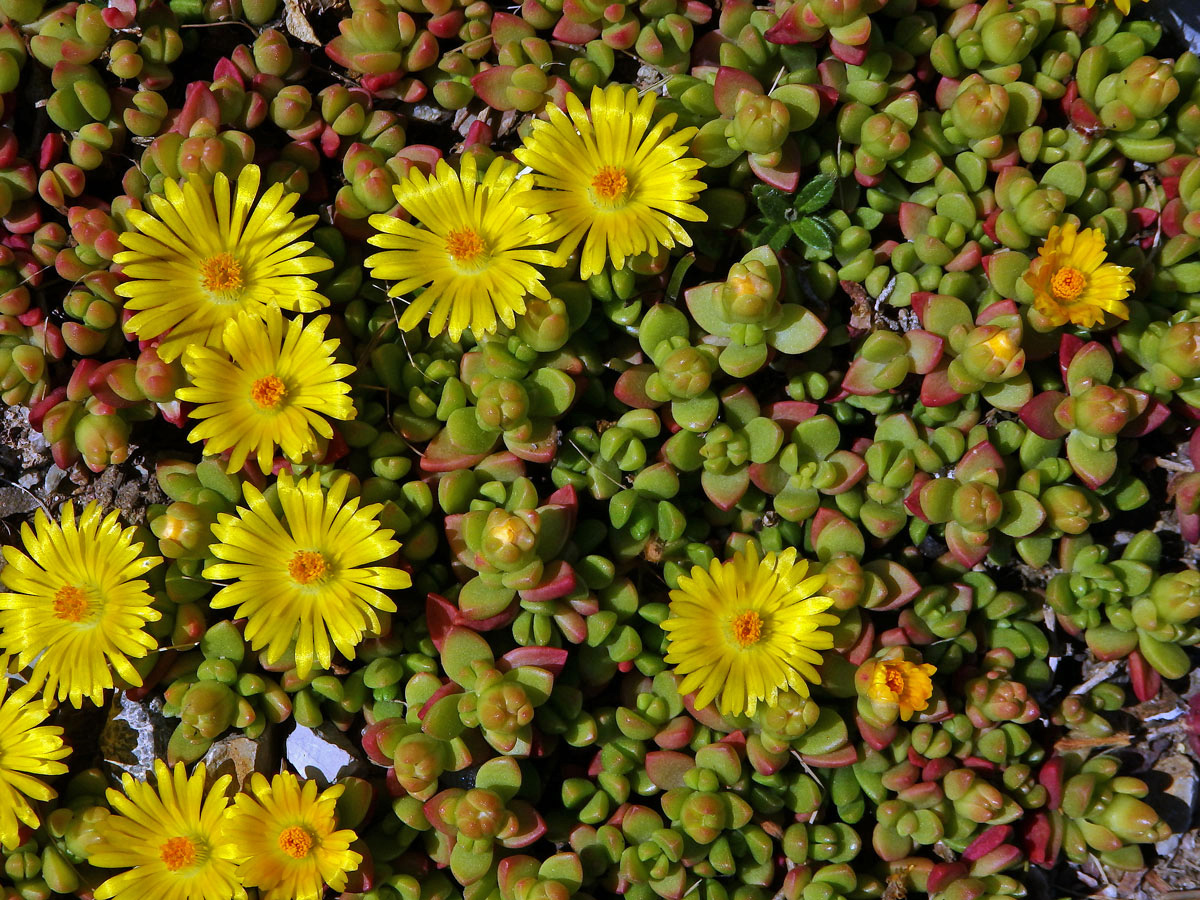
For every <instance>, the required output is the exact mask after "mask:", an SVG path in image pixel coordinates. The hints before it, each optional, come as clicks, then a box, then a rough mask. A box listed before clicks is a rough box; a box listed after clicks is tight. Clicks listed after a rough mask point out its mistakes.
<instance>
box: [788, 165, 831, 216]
mask: <svg viewBox="0 0 1200 900" xmlns="http://www.w3.org/2000/svg"><path fill="white" fill-rule="evenodd" d="M836 186H837V180H836V179H835V178H833V177H832V176H831V175H826V174H825V173H824V172H822V173H821V174H820V175H818V176H817V177H816V178H814V179H813V180H812V181H810V182H809V183H808V184H806V185H805V186H804V187H803V188H801V189H800V193H798V194H797V195H796V202H795V204H793V207H794V209H795V210H796V212H801V213H811V212H816V211H817V210H818V209H821V207H823V206H825V205H826V204H827V203H829V201H830V200H831V199H832V198H833V189H834V187H836Z"/></svg>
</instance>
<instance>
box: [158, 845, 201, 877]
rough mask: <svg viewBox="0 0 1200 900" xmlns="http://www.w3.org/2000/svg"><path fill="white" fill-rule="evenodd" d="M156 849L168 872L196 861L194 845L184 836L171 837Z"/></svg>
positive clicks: (175, 870)
mask: <svg viewBox="0 0 1200 900" xmlns="http://www.w3.org/2000/svg"><path fill="white" fill-rule="evenodd" d="M158 850H159V855H161V856H162V861H163V865H165V866H166V867H167V871H168V872H178V871H179V870H180V869H185V868H187V867H188V866H190V865H191V864H192V863H194V862H195V861H196V845H195V844H194V843H192V842H191V841H190V840H188V839H187V838H185V837H173V838H171V839H170V840H169V841H167V842H166V843H165V844H163V845H162V846H161V847H159V848H158Z"/></svg>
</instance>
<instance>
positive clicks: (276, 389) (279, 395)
mask: <svg viewBox="0 0 1200 900" xmlns="http://www.w3.org/2000/svg"><path fill="white" fill-rule="evenodd" d="M286 394H287V388H286V387H285V386H284V384H283V382H282V381H281V380H280V379H279V378H277V377H276V376H274V375H268V376H266V377H265V378H259V379H257V380H256V381H255V382H254V384H252V385H251V386H250V399H251V400H253V401H254V403H255V405H256V406H257V407H258V408H259V409H278V408H279V402H280V401H281V400H283V398H284V395H286Z"/></svg>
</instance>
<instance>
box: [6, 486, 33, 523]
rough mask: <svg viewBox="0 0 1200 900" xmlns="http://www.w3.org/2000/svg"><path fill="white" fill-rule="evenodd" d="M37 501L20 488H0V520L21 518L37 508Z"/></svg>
mask: <svg viewBox="0 0 1200 900" xmlns="http://www.w3.org/2000/svg"><path fill="white" fill-rule="evenodd" d="M38 505H39V504H38V499H37V497H35V496H34V495H33V494H32V493H30V492H29V491H27V490H25V488H22V487H10V486H8V485H4V486H0V519H3V518H7V517H8V516H23V515H25V514H26V513H31V512H33V511H34V510H35V509H37V508H38Z"/></svg>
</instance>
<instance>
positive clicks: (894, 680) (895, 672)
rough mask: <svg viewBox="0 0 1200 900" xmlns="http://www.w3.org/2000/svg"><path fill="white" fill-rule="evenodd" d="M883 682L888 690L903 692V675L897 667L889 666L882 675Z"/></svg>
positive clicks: (895, 692)
mask: <svg viewBox="0 0 1200 900" xmlns="http://www.w3.org/2000/svg"><path fill="white" fill-rule="evenodd" d="M883 683H884V684H886V685H887V688H888V690H889V691H891V692H892V693H893V694H902V693H904V675H903V674H902V673H901V672H900V670H899V669H893V668H892V667H891V666H889V667H888V669H887V671H886V672H885V673H884V675H883Z"/></svg>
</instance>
